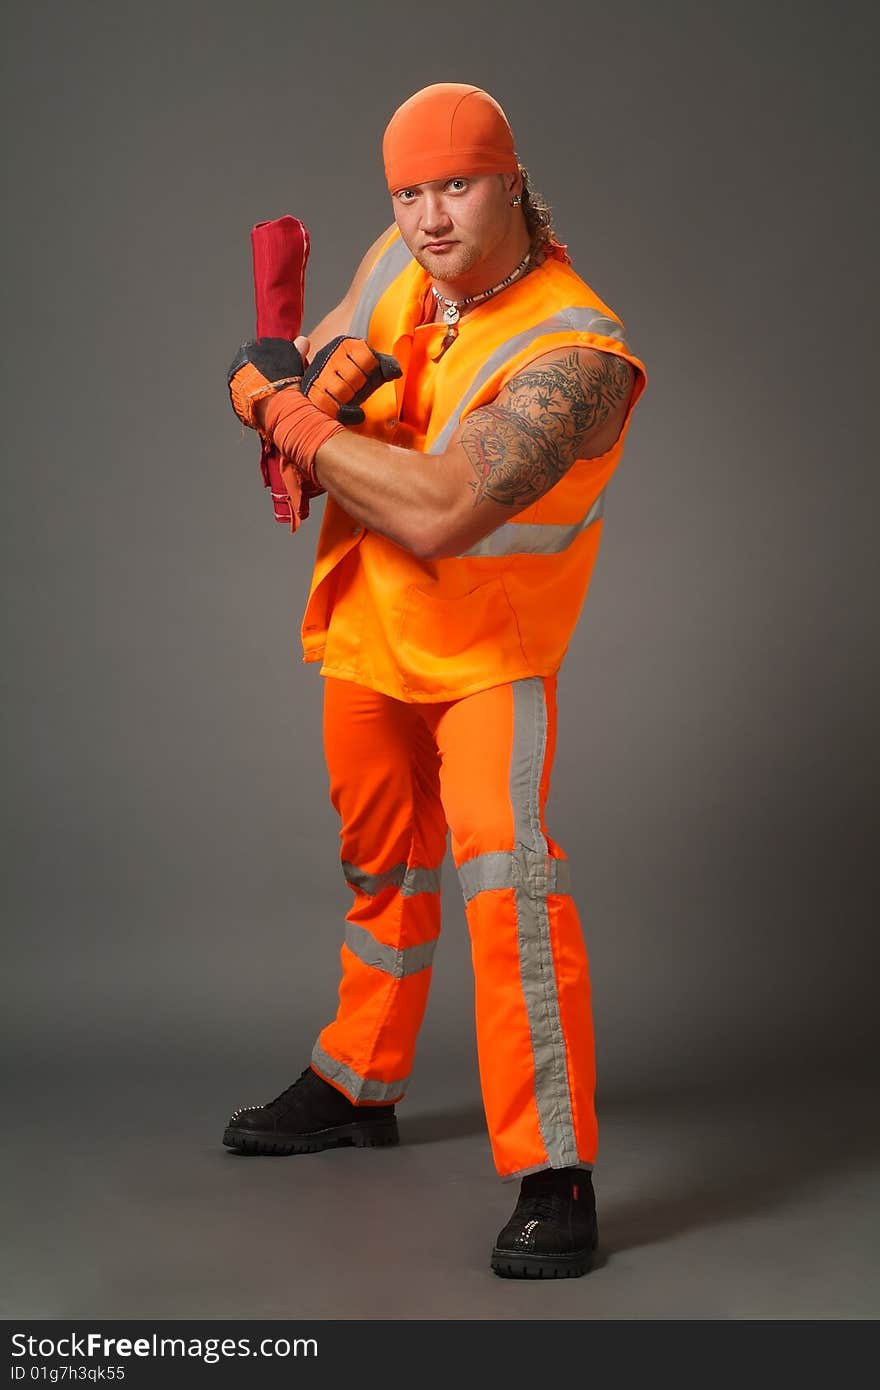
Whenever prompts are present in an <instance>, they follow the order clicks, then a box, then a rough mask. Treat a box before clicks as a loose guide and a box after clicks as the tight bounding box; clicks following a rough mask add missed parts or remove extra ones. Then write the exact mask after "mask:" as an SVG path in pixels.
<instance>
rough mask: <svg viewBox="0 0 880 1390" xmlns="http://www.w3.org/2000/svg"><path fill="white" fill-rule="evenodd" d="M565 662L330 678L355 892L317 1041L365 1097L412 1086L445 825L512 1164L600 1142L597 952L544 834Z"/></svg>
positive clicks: (333, 762)
mask: <svg viewBox="0 0 880 1390" xmlns="http://www.w3.org/2000/svg"><path fill="white" fill-rule="evenodd" d="M555 729H556V712H555V677H552V676H550V677H543V678H542V677H529V678H527V679H524V680H518V681H514V682H512V683H510V684H507V685H501V686H495V687H492V688H491V689H489V690H484V691H480V692H478V693H477V694H475V695H470V696H466V697H464V698H463V699H460V700H453V701H445V702H437V703H436V704H433V703H432V704H418V705H416V704H406V703H404V702H402V701H397V700H394V699H392V698H391V697H390V696H386V695H382V694H380V693H379V692H376V691H373V690H369V689H367V688H366V687H362V686H358V685H356V684H354V683H353V682H349V681H341V680H336V679H335V678H333V677H325V746H326V752H327V762H328V768H329V771H330V783H331V797H332V799H333V801H334V805H335V806H336V808H337V810H338V812H339V814H340V817H341V819H342V830H341V840H342V855H341V858H342V863H343V872H344V874H345V877H346V879H347V882H348V884H349V886H350V888H351V889H352V890H353V893H354V901H353V903H352V906H351V908H350V910H349V913H348V914H347V919H346V927H345V934H344V941H343V944H342V948H341V961H342V980H341V983H340V993H339V1010H338V1012H337V1015H336V1018H335V1020H334V1021H333V1022H332V1023H330V1024H329V1025H328V1026H327V1027H326V1028H324V1029H323V1030H322V1032H321V1034H320V1036H319V1038H318V1041H317V1043H316V1046H315V1051H314V1053H313V1058H312V1061H313V1065H314V1067H315V1069H316V1070H317V1071H319V1072H320V1073H321V1074H322V1075H323V1076H325V1077H327V1079H328V1080H330V1081H332V1082H333V1083H334V1084H335V1085H337V1086H338V1087H339V1088H340V1089H341V1090H343V1091H345V1092H346V1093H347V1094H348V1095H350V1096H351V1097H352V1098H353V1099H355V1100H357V1101H359V1102H362V1103H363V1102H367V1103H369V1102H372V1103H382V1102H385V1103H387V1102H389V1101H394V1100H397V1099H400V1098H401V1097H402V1095H403V1094H404V1092H405V1090H406V1087H407V1083H408V1081H409V1078H410V1075H411V1072H412V1068H413V1058H414V1053H415V1045H416V1039H417V1035H418V1030H419V1026H420V1024H421V1021H422V1017H423V1013H424V1008H425V1004H426V1001H427V994H428V989H429V985H430V978H431V964H432V960H433V953H434V949H435V946H436V942H437V937H438V936H439V931H440V864H441V862H442V859H443V856H444V853H445V848H446V836H447V826H448V828H449V829H450V830H451V832H452V849H453V857H454V860H455V864H456V867H457V869H458V873H459V879H460V883H461V887H462V891H463V895H464V900H465V912H466V916H467V922H468V927H469V931H470V935H471V944H472V956H473V961H474V970H475V996H476V1024H477V1044H478V1051H479V1057H480V1078H481V1084H482V1089H483V1098H484V1103H485V1107H486V1117H487V1122H488V1126H489V1133H490V1138H491V1141H492V1149H493V1154H494V1157H495V1161H496V1165H497V1167H498V1170H499V1172H500V1173H501V1174H502V1176H505V1177H514V1176H517V1175H519V1174H521V1173H524V1172H528V1171H531V1170H534V1169H535V1168H540V1167H544V1166H546V1165H547V1164H550V1165H552V1166H555V1167H565V1166H568V1165H572V1164H578V1163H579V1164H582V1165H584V1166H589V1165H590V1164H591V1163H592V1161H593V1159H594V1156H595V1148H596V1124H595V1114H594V1109H593V1091H594V1058H593V1035H592V1023H591V1016H590V990H589V974H588V965H587V957H586V951H585V948H584V943H583V937H582V933H581V929H580V922H579V919H578V914H577V910H576V907H575V904H574V901H573V899H572V897H571V885H570V878H569V865H568V862H567V860H566V859H565V858H564V856H563V854H562V851H561V849H560V847H559V845H558V844H557V843H556V842H555V841H554V840H552V839H551V838H550V837H549V835H548V834H547V832H546V828H545V826H544V821H543V812H544V805H545V802H546V797H547V792H548V790H549V780H550V768H551V766H552V760H553V754H554V748H555Z"/></svg>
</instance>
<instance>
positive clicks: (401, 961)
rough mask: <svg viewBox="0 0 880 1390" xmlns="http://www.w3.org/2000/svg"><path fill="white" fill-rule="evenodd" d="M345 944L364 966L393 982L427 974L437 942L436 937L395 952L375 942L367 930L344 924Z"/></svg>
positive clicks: (402, 947) (351, 923)
mask: <svg viewBox="0 0 880 1390" xmlns="http://www.w3.org/2000/svg"><path fill="white" fill-rule="evenodd" d="M345 944H346V946H347V947H348V949H349V950H350V951H352V952H353V953H354V954H355V955H356V956H357V958H358V960H360V961H363V963H364V965H371V966H372V967H373V969H374V970H383V971H384V972H385V974H386V975H393V976H394V978H395V980H402V979H403V977H404V975H417V974H418V972H419V971H420V970H427V968H428V966H429V965H430V964H431V961H432V960H433V959H434V950H435V948H436V946H437V939H436V937H435V939H434V940H433V941H420V942H419V943H418V945H416V946H401V947H400V948H399V949H395V948H394V947H393V946H385V945H384V944H383V943H382V942H381V941H377V940H376V938H375V937H374V936H373V935H372V934H371V933H370V932H369V931H368V930H367V929H366V927H359V926H357V925H356V924H355V923H354V922H346V924H345Z"/></svg>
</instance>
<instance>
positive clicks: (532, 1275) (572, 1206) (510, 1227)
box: [492, 1168, 599, 1279]
mask: <svg viewBox="0 0 880 1390" xmlns="http://www.w3.org/2000/svg"><path fill="white" fill-rule="evenodd" d="M598 1243H599V1233H598V1227H597V1225H596V1198H595V1196H594V1194H593V1180H592V1177H591V1175H590V1172H589V1170H588V1169H586V1168H544V1169H542V1170H541V1172H540V1173H531V1174H530V1175H529V1176H528V1177H527V1178H523V1180H522V1187H521V1188H520V1194H519V1201H518V1202H517V1204H516V1208H515V1209H514V1213H513V1215H512V1216H511V1218H510V1220H509V1221H508V1223H507V1225H506V1226H505V1227H504V1230H503V1231H501V1233H500V1234H499V1236H498V1239H497V1240H496V1242H495V1249H494V1250H493V1251H492V1268H493V1269H494V1271H495V1273H496V1274H500V1275H501V1277H502V1278H503V1279H571V1278H575V1277H576V1276H577V1275H579V1274H586V1273H587V1271H588V1270H589V1269H590V1267H591V1265H592V1263H593V1255H594V1252H595V1250H596V1247H597V1245H598Z"/></svg>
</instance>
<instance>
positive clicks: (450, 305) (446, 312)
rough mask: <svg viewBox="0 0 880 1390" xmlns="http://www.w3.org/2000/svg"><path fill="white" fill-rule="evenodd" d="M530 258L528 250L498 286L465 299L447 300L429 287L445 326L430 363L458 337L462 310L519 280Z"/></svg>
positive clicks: (434, 287)
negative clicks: (443, 335) (438, 349)
mask: <svg viewBox="0 0 880 1390" xmlns="http://www.w3.org/2000/svg"><path fill="white" fill-rule="evenodd" d="M531 256H532V253H531V250H528V251H527V252H526V254H525V255H524V256H523V258H522V260H521V261H520V263H519V265H518V266H515V267H514V269H513V270H512V271H511V272H510V274H509V275H505V277H504V279H503V280H501V281H500V283H499V284H497V285H493V286H492V288H491V289H489V290H481V291H480V293H479V294H469V295H468V296H467V298H466V299H447V298H446V296H445V295H442V294H441V293H440V291H439V290H438V289H437V287H436V285H432V286H431V293H432V294H433V296H434V298H435V299H436V301H437V303H438V304H439V305H440V306H441V308H442V310H443V322H444V323H445V324H446V335H445V337H444V339H443V342H442V343H441V344H440V351H439V352H438V353H437V356H436V357H432V359H431V361H432V362H439V361H440V358H441V357H442V356H443V354H444V352H445V351H446V349H447V348H448V347H451V346H452V344H453V343H454V342H455V340H456V338H457V337H458V320H459V318H460V317H461V311H462V309H469V308H470V306H471V305H472V304H482V303H483V300H484V299H491V298H492V296H493V295H496V294H498V293H499V292H500V291H501V290H505V289H507V286H508V285H512V284H513V282H514V280H519V279H520V278H521V276H523V275H525V273H526V271H527V270H528V268H529V261H530V260H531Z"/></svg>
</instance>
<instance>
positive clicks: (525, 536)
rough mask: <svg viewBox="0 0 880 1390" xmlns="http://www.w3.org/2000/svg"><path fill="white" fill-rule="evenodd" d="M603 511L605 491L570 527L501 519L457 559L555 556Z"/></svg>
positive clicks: (599, 516)
mask: <svg viewBox="0 0 880 1390" xmlns="http://www.w3.org/2000/svg"><path fill="white" fill-rule="evenodd" d="M604 514H605V493H604V491H603V492H600V493H599V496H598V497H597V498H596V500H595V502H594V503H593V505H592V507H591V508H590V510H589V511H588V512H587V514H586V516H585V517H582V519H581V520H580V521H575V522H572V523H571V525H569V526H556V525H553V524H550V523H543V522H541V523H535V522H527V521H520V522H516V521H504V522H502V524H501V525H500V526H496V528H495V530H494V531H490V532H489V534H488V536H484V537H483V539H482V540H481V541H477V543H476V545H472V546H471V548H470V550H463V551H462V552H461V555H459V556H458V557H457V558H458V559H462V558H463V557H464V556H466V555H557V554H558V553H559V551H561V550H567V549H568V547H569V546H570V545H571V543H572V541H573V540H574V539H575V538H576V537H577V536H579V535H580V533H581V531H586V529H587V527H588V526H589V525H591V524H592V522H594V521H599V520H600V518H601V517H602V516H604Z"/></svg>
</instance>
